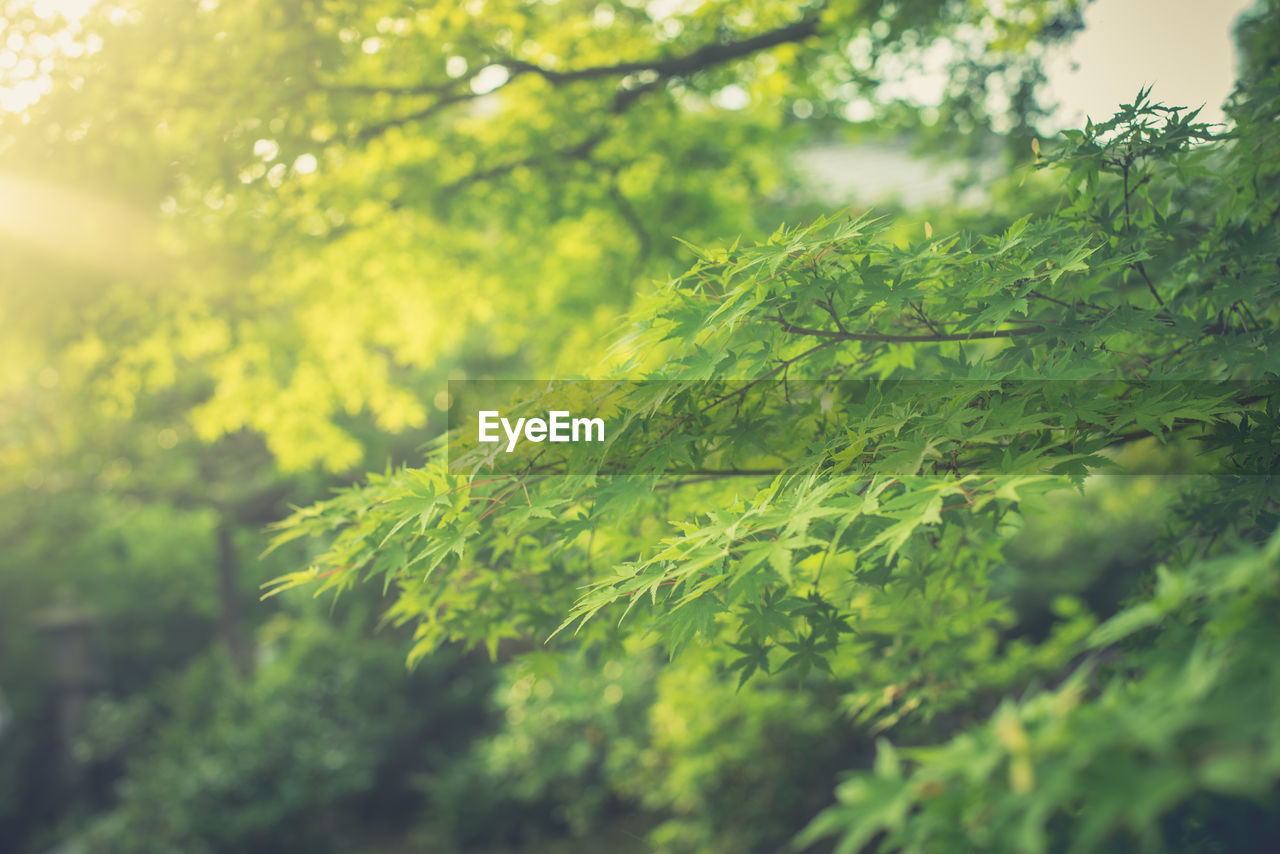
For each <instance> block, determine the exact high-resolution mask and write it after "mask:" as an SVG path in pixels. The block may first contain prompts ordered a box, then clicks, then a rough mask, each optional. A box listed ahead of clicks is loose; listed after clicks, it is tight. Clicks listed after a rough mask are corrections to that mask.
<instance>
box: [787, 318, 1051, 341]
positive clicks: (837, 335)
mask: <svg viewBox="0 0 1280 854" xmlns="http://www.w3.org/2000/svg"><path fill="white" fill-rule="evenodd" d="M769 319H770V320H774V321H776V322H777V323H778V324H779V325H780V326H781V327H782V329H783V330H784V331H786V332H793V333H795V334H796V335H811V336H813V337H814V338H826V339H828V340H831V341H871V342H876V343H885V344H906V343H921V344H937V343H941V342H944V341H985V340H990V339H992V338H1013V337H1015V336H1017V335H1035V334H1037V333H1040V332H1044V331H1045V328H1044V327H1043V326H1040V325H1036V326H1023V327H1020V328H1018V329H993V330H986V331H980V332H957V333H954V334H949V335H893V334H887V333H880V332H833V331H831V330H829V329H809V328H807V327H804V326H795V325H793V324H791V323H788V322H787V321H786V320H785V319H783V318H781V317H776V316H774V317H770V318H769Z"/></svg>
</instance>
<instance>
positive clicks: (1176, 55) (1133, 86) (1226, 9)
mask: <svg viewBox="0 0 1280 854" xmlns="http://www.w3.org/2000/svg"><path fill="white" fill-rule="evenodd" d="M1252 5H1253V3H1252V2H1251V0H1097V2H1094V3H1091V4H1089V5H1088V6H1087V7H1085V14H1084V22H1085V29H1084V32H1082V33H1079V34H1078V35H1077V36H1076V38H1075V40H1074V41H1073V42H1072V43H1071V44H1069V45H1066V46H1062V47H1059V48H1055V49H1054V50H1053V51H1051V52H1050V53H1049V55H1048V57H1047V63H1046V65H1047V68H1046V71H1047V73H1048V76H1049V94H1050V96H1052V97H1053V98H1054V99H1055V100H1057V101H1059V102H1061V107H1060V108H1059V111H1058V114H1057V115H1056V116H1055V118H1056V119H1057V120H1058V121H1059V122H1061V123H1062V126H1063V127H1074V126H1075V125H1077V124H1084V119H1085V116H1090V117H1092V118H1093V119H1094V120H1099V119H1105V118H1108V117H1109V116H1110V115H1111V114H1112V113H1114V112H1115V109H1116V107H1117V106H1119V105H1120V104H1123V103H1128V102H1130V101H1132V100H1133V96H1134V95H1136V94H1137V92H1138V89H1139V87H1142V86H1146V85H1152V86H1153V89H1152V92H1151V97H1152V98H1154V99H1155V100H1157V101H1163V102H1165V103H1167V104H1170V105H1172V106H1178V107H1198V106H1200V105H1201V104H1203V105H1204V111H1203V112H1202V113H1201V114H1200V118H1201V119H1202V120H1204V121H1210V122H1216V121H1221V120H1222V109H1221V104H1222V101H1223V100H1224V99H1225V98H1226V97H1227V95H1228V94H1230V92H1231V86H1232V84H1233V83H1234V82H1235V72H1236V65H1235V62H1236V60H1235V45H1234V43H1233V42H1232V39H1231V25H1232V24H1233V23H1234V22H1235V19H1236V16H1237V15H1239V14H1240V13H1241V12H1243V11H1244V10H1245V9H1248V8H1249V7H1250V6H1252Z"/></svg>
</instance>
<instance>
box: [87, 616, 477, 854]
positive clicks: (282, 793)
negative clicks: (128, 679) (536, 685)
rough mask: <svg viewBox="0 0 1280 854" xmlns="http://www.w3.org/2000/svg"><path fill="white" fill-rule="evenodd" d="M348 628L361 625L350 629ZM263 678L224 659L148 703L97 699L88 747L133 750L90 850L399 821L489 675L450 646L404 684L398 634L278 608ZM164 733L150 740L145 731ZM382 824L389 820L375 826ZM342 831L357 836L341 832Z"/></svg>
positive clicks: (294, 839)
mask: <svg viewBox="0 0 1280 854" xmlns="http://www.w3.org/2000/svg"><path fill="white" fill-rule="evenodd" d="M353 629H354V631H353ZM263 634H264V635H265V637H264V646H263V650H264V655H265V656H266V660H265V661H264V662H262V663H261V665H260V666H259V668H258V670H257V672H256V673H255V675H254V677H253V679H252V680H251V681H249V682H242V681H240V680H238V679H237V678H236V677H235V675H234V673H233V672H232V671H231V669H230V668H229V667H228V666H227V664H226V662H225V660H224V659H223V657H222V656H217V655H216V656H212V657H210V658H206V659H205V660H204V661H201V662H199V663H198V664H196V665H195V666H193V667H191V668H190V669H188V670H187V671H186V672H184V673H183V674H182V675H181V677H179V678H178V679H177V680H175V681H174V682H173V684H171V685H169V686H168V688H167V690H165V691H164V692H162V693H161V695H160V700H159V702H158V703H156V704H154V706H152V707H149V708H148V707H142V708H139V707H138V702H137V699H136V698H135V699H133V700H130V701H126V702H125V703H120V704H116V703H109V704H105V705H103V706H102V707H100V708H99V709H98V712H97V716H96V721H95V724H94V726H93V727H92V728H91V730H90V733H89V736H88V740H87V742H86V744H85V745H84V748H83V749H84V750H86V751H87V752H88V753H89V755H90V756H91V757H92V758H93V759H94V760H95V761H97V762H102V761H106V760H109V759H111V758H113V757H115V756H120V757H123V758H124V764H125V770H124V774H123V776H122V777H121V778H120V780H119V782H118V783H117V784H116V788H117V797H118V803H117V804H116V805H115V806H114V808H113V809H111V810H110V811H109V812H107V813H105V814H104V815H102V816H100V817H98V818H96V819H95V820H94V821H93V822H92V824H91V825H90V827H89V828H88V830H87V831H86V833H85V834H84V835H83V838H82V841H83V843H84V844H86V845H88V846H90V848H91V849H92V850H94V851H104V852H132V851H139V852H141V851H148V852H149V851H155V850H157V848H163V849H168V850H181V851H192V852H201V851H211V852H216V851H246V852H252V851H264V852H265V851H279V850H282V849H287V848H291V847H305V848H306V849H307V850H312V851H329V850H345V849H346V847H347V846H349V845H352V844H357V842H358V839H359V837H357V838H356V839H353V838H351V835H352V834H365V835H367V836H368V837H369V838H376V837H378V836H381V835H384V834H386V833H387V832H388V831H389V830H391V829H392V828H391V827H389V826H387V825H388V823H389V822H390V823H392V824H394V823H399V824H400V825H403V822H404V818H403V816H404V814H405V813H406V812H407V811H408V810H407V808H408V807H412V806H413V805H415V804H416V803H417V798H416V796H415V795H414V793H413V791H412V790H411V788H410V780H409V774H410V773H413V772H418V771H420V769H421V768H422V767H423V766H424V763H427V765H428V767H429V765H430V764H432V763H442V762H444V761H446V760H447V758H448V757H449V755H450V753H451V751H453V750H454V749H455V747H454V745H455V744H456V743H460V742H462V741H464V740H465V738H466V737H467V735H468V733H469V732H470V731H472V730H473V728H475V727H476V726H477V725H478V724H479V723H481V722H482V721H483V718H482V717H477V711H478V710H479V709H480V708H481V703H480V700H481V698H482V696H483V693H482V691H483V688H484V685H483V683H482V681H481V677H480V674H478V673H466V671H465V669H464V668H461V667H459V666H458V662H457V661H454V660H450V659H449V657H447V656H440V657H437V658H435V659H433V662H432V667H431V668H429V669H428V668H423V669H422V670H421V671H420V672H419V673H418V674H417V675H416V676H415V677H414V679H413V680H412V681H411V683H410V685H409V686H407V687H408V690H404V691H396V692H388V691H387V690H385V687H384V686H385V685H387V684H397V683H398V682H399V680H402V679H403V678H404V677H403V675H402V663H401V662H402V656H401V655H400V654H398V653H397V651H396V648H395V646H394V645H393V644H388V643H387V642H385V641H371V640H368V639H366V638H362V637H361V636H360V633H359V623H358V622H357V623H354V624H351V623H350V621H349V625H348V626H347V627H346V628H345V629H344V630H343V631H342V632H340V633H336V632H333V631H331V630H330V629H328V627H327V626H326V625H325V623H323V622H321V621H320V620H318V619H316V618H314V617H312V618H309V619H301V620H297V619H293V620H290V619H287V618H285V617H283V616H282V617H278V618H277V619H276V621H275V622H273V623H269V624H268V625H267V626H265V627H264V629H263ZM146 730H154V733H153V734H152V735H150V736H149V737H148V738H146V740H145V741H144V742H143V746H142V747H141V749H139V748H138V746H137V745H138V741H139V738H140V735H141V733H142V732H143V731H146ZM380 825H381V827H380ZM344 836H345V837H347V838H346V840H345V842H344Z"/></svg>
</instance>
